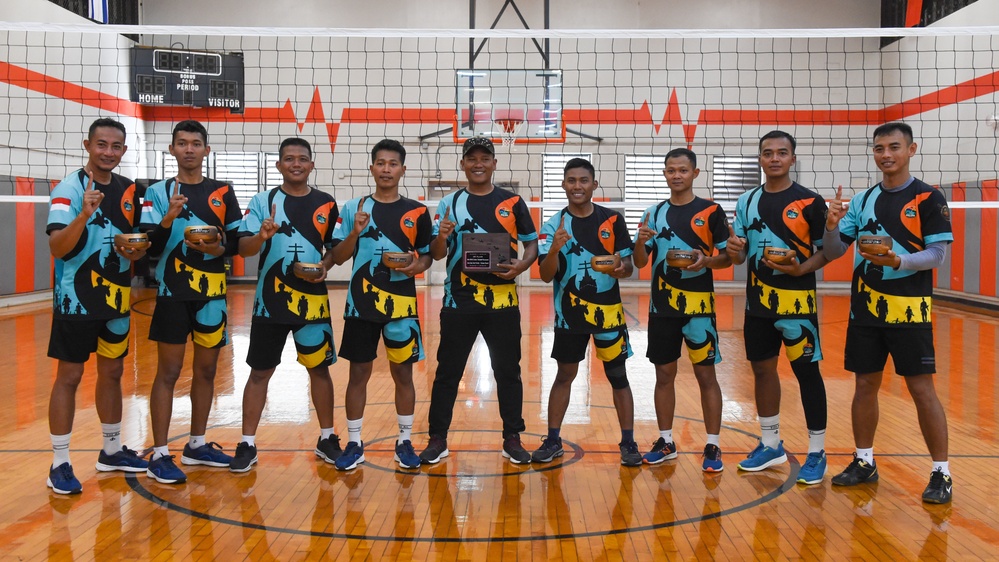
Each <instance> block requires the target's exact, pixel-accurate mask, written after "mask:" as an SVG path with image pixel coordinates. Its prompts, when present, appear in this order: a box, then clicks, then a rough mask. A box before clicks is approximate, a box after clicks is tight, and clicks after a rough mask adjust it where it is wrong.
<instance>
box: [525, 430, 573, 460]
mask: <svg viewBox="0 0 999 562" xmlns="http://www.w3.org/2000/svg"><path fill="white" fill-rule="evenodd" d="M564 454H565V450H564V449H562V439H561V438H559V437H556V438H554V439H553V438H550V437H547V436H546V437H544V438H543V439H542V440H541V446H540V447H538V450H537V451H534V452H533V453H532V454H531V461H532V462H537V463H546V462H552V461H553V460H554V459H556V458H558V457H561V456H562V455H564Z"/></svg>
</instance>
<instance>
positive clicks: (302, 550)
mask: <svg viewBox="0 0 999 562" xmlns="http://www.w3.org/2000/svg"><path fill="white" fill-rule="evenodd" d="M645 292H647V291H646V290H644V289H639V288H634V289H627V290H625V307H626V309H627V312H628V314H629V328H630V329H631V331H632V343H633V346H634V348H635V357H634V358H632V359H631V360H630V361H629V364H628V370H629V378H630V380H631V385H632V389H633V391H634V395H635V406H636V412H635V414H636V415H635V417H636V424H635V428H636V439H637V440H638V442H639V445H640V447H641V448H642V449H643V450H645V449H647V448H648V446H649V445H650V444H651V442H652V441H653V440H654V439H655V438H656V437H658V433H657V429H656V424H655V412H654V409H653V404H652V389H653V385H654V378H655V377H654V371H653V368H652V366H651V365H650V364H649V363H648V361H647V360H646V359H645V349H646V333H645V326H646V319H647V314H646V311H647V309H648V302H647V296H643V295H642V293H645ZM738 292H739V291H738V289H732V290H731V291H730V292H729V294H727V295H726V294H722V295H720V296H719V298H718V305H719V309H720V310H721V311H722V312H721V313H720V315H719V330H720V332H721V337H722V344H721V351H722V354H723V357H724V359H725V360H724V361H723V362H722V363H721V364H720V365H719V380H720V382H721V386H722V392H723V394H724V399H725V403H724V417H723V427H722V435H721V440H722V449H723V451H724V453H725V455H724V461H725V465H726V470H725V471H724V472H723V473H721V474H717V475H705V474H703V473H702V472H701V470H700V452H701V450H702V448H703V440H704V429H703V424H702V423H701V421H700V402H699V396H698V392H697V385H696V383H695V381H694V379H693V375H692V372H691V369H690V366H689V363H687V360H686V357H684V358H683V359H681V362H680V365H681V367H680V375H679V376H678V378H677V395H678V396H677V408H676V414H677V419H676V423H675V424H674V435H675V437H676V441H677V443H678V445H679V447H680V452H681V454H680V458H679V459H677V460H675V461H671V462H667V463H664V464H663V465H659V466H654V467H650V466H643V467H641V468H627V467H622V466H620V464H619V454H618V451H617V442H618V441H619V439H620V434H619V430H618V424H617V421H616V417H615V413H614V408H613V405H612V401H611V393H610V387H609V385H608V384H607V382H606V380H605V379H604V376H603V373H602V370H601V368H600V367H599V366H595V365H596V361H595V359H594V358H593V357H592V355H591V357H590V359H589V361H587V362H585V363H584V365H583V367H582V368H581V372H580V376H579V377H578V378H577V380H576V382H575V386H574V391H573V397H572V403H571V405H570V408H569V412H568V413H567V416H566V423H565V425H564V427H563V432H562V434H563V437H564V438H565V440H566V445H567V453H566V455H565V457H563V458H562V459H561V462H558V461H557V462H555V463H553V464H552V465H548V466H541V467H537V468H535V467H530V466H524V467H517V466H514V465H511V464H509V463H508V462H505V461H504V459H503V458H502V457H501V456H500V453H499V451H500V447H501V431H500V429H501V424H500V420H499V416H498V412H497V405H496V400H495V396H496V393H495V383H494V381H493V379H492V376H491V373H490V369H489V360H488V353H487V351H486V349H485V347H484V346H483V345H481V340H480V344H479V345H477V346H476V348H475V349H474V350H473V352H472V356H471V357H470V360H469V364H468V368H467V370H466V373H465V377H464V380H463V382H462V388H461V390H460V393H459V396H458V401H457V403H456V405H455V416H454V424H453V428H452V433H451V437H450V439H449V444H450V448H451V452H452V456H451V457H450V458H448V459H446V460H445V461H444V462H442V463H441V464H439V465H437V466H433V467H424V468H423V469H421V470H419V471H415V472H411V471H401V470H397V469H396V465H395V463H393V462H392V446H393V443H394V441H393V438H394V436H395V434H396V432H397V428H396V421H395V412H394V406H393V398H392V396H393V391H392V385H391V379H390V378H389V376H388V370H387V365H386V363H385V361H384V358H381V359H379V361H377V362H376V363H375V375H374V377H373V379H372V383H371V384H370V385H369V389H368V406H367V410H366V412H365V417H364V420H365V426H364V434H363V435H364V438H365V441H366V444H367V446H366V451H365V452H366V455H365V456H366V458H367V463H366V464H364V465H362V466H361V467H360V468H358V469H356V470H354V471H352V472H348V473H340V472H337V471H336V470H334V469H333V467H332V466H331V465H328V464H325V463H323V462H322V461H319V460H317V459H316V457H315V456H314V455H313V453H312V449H313V447H314V445H315V441H316V437H317V435H318V426H317V423H316V421H315V415H314V412H313V411H312V407H311V404H310V399H309V391H308V387H307V385H308V377H307V375H306V374H305V371H304V369H303V368H301V366H299V365H297V364H296V363H295V362H294V352H293V347H292V346H291V345H288V346H287V348H286V350H285V361H284V363H283V364H282V366H281V367H279V371H278V373H277V374H276V375H275V377H274V379H273V382H272V384H271V389H270V395H269V401H268V406H267V409H266V410H265V413H264V420H263V422H262V424H261V428H260V431H259V432H258V435H257V445H258V448H259V449H260V462H259V464H258V465H257V467H256V468H255V469H254V470H253V471H251V472H249V473H247V474H244V475H233V474H230V473H229V472H228V471H227V470H225V469H209V468H201V467H185V470H186V472H187V475H188V482H187V483H186V484H182V485H179V486H170V485H162V484H157V483H156V482H154V481H152V480H151V479H149V478H147V477H146V476H145V475H138V476H132V475H129V476H125V475H123V474H122V473H97V472H96V471H95V469H94V466H93V463H94V461H95V460H96V456H97V451H98V449H99V447H100V444H101V437H100V426H99V425H98V424H99V422H98V419H97V415H96V412H95V410H94V407H93V395H94V378H95V376H94V369H93V361H91V362H90V363H89V364H88V366H87V375H86V376H85V379H84V383H83V384H82V385H81V388H80V392H79V394H78V397H77V413H76V424H75V427H74V434H73V443H72V458H73V461H74V467H75V469H76V474H77V477H78V478H79V479H80V480H81V482H82V483H83V487H84V489H83V494H81V495H77V496H73V497H66V496H57V495H55V494H52V493H51V492H50V491H49V490H48V489H47V488H46V487H45V478H46V470H47V469H48V466H49V463H50V462H51V451H50V445H49V438H48V434H49V432H48V423H47V417H46V416H47V407H48V396H49V390H50V388H51V384H52V380H53V377H54V376H55V362H54V361H52V360H50V359H48V358H47V357H46V355H45V353H46V345H47V342H48V334H49V325H50V322H51V313H50V310H49V306H48V305H47V304H41V305H24V306H18V307H14V308H10V309H7V310H6V311H3V312H2V313H0V341H2V342H4V347H5V352H4V353H3V354H2V356H0V373H2V375H0V397H2V398H0V403H2V405H3V407H2V408H0V469H2V474H3V478H2V479H0V497H2V498H3V501H2V502H0V558H3V559H8V560H10V559H15V560H21V559H25V560H39V559H46V558H49V559H60V560H62V559H99V560H117V559H129V560H133V559H155V560H209V559H223V560H242V559H248V560H299V559H324V558H330V559H341V560H385V559H398V560H409V559H413V560H425V559H429V560H477V561H481V560H498V559H501V558H502V559H511V560H514V559H515V560H665V559H671V560H672V559H680V558H682V559H697V560H704V559H712V558H713V559H720V560H728V559H733V560H743V559H753V558H757V559H764V560H772V559H831V560H832V559H843V558H865V559H872V558H873V559H917V558H919V559H921V558H925V559H955V560H968V559H981V558H993V557H995V556H996V550H995V545H996V544H999V509H997V507H996V506H997V503H996V499H995V498H996V497H997V496H999V493H997V492H999V489H997V485H996V478H994V476H995V474H994V473H993V470H995V469H996V467H997V463H999V444H997V443H999V439H997V433H996V421H997V420H996V400H997V393H999V384H997V378H996V365H997V361H996V348H997V325H999V321H997V320H996V318H993V317H990V316H985V315H979V314H975V313H969V312H967V311H959V310H955V309H949V308H947V307H946V306H945V305H943V303H941V302H939V301H938V303H937V304H938V307H937V310H936V311H935V312H936V314H935V317H934V320H935V330H936V349H937V365H938V368H939V369H940V372H939V374H938V375H937V379H936V380H937V389H938V392H939V394H940V397H941V400H942V402H943V403H944V406H945V408H946V410H947V416H948V419H949V422H950V439H951V440H950V460H951V467H952V472H953V474H954V482H955V487H954V502H953V504H952V505H949V506H926V505H923V504H922V503H921V502H920V494H921V492H922V490H923V487H924V486H925V485H926V482H927V481H928V477H929V470H930V464H929V463H930V461H929V458H928V456H927V454H926V449H925V445H924V444H923V441H922V437H921V435H920V433H919V430H918V426H917V423H916V415H915V409H914V407H913V405H912V401H911V399H910V398H909V397H908V395H907V394H906V391H905V387H904V384H903V383H902V381H901V379H900V378H899V377H897V376H895V375H889V376H886V379H885V384H884V387H883V388H882V392H881V423H880V426H879V431H878V437H877V440H876V442H875V454H876V455H877V459H878V464H879V467H880V471H881V481H880V482H879V483H877V484H875V485H865V486H861V487H857V488H851V489H846V490H844V489H838V488H834V487H832V486H831V485H830V483H829V476H831V475H832V474H834V473H836V472H839V471H840V470H842V469H843V468H844V467H845V466H846V464H847V463H848V462H849V460H850V455H851V453H852V452H853V440H852V434H851V428H850V400H851V397H852V395H853V379H852V375H850V374H848V373H845V372H844V371H843V369H842V363H843V340H844V334H845V328H846V318H847V308H848V303H847V297H846V296H842V295H829V294H828V291H827V292H825V293H824V294H823V295H822V297H821V298H820V314H821V316H820V319H821V323H822V333H821V336H822V344H823V345H822V350H823V354H824V355H825V361H823V363H822V371H823V375H824V378H825V381H826V388H827V391H828V397H829V429H828V438H827V449H828V453H829V464H830V466H829V470H830V475H829V476H827V478H826V480H825V481H824V482H823V483H822V484H821V485H817V486H812V487H803V486H799V485H796V484H794V476H795V475H796V473H797V470H798V466H799V465H798V463H799V462H801V461H802V460H803V458H804V452H806V449H807V434H806V431H805V427H804V419H803V415H802V412H801V406H800V400H799V395H798V388H797V384H796V383H795V380H794V377H793V375H791V373H790V370H789V368H788V366H787V363H786V362H785V361H784V360H783V359H782V360H781V361H782V362H781V367H780V369H781V379H782V383H783V408H782V420H781V421H782V424H781V425H782V436H783V438H784V439H785V446H786V447H787V448H788V452H789V458H790V461H791V462H790V463H788V464H787V465H784V466H781V467H779V468H777V469H774V470H769V471H764V472H763V473H756V474H746V473H739V472H738V471H737V470H736V463H737V462H738V461H739V460H740V459H741V458H742V457H744V455H745V454H746V453H747V452H748V451H749V450H750V449H751V448H752V447H753V446H754V445H755V443H756V439H757V437H756V435H757V433H758V424H757V420H756V409H755V406H754V403H753V385H752V375H751V371H750V369H749V366H748V364H747V363H746V361H745V359H744V353H743V349H742V335H741V325H742V312H741V310H742V308H743V306H744V301H743V299H742V298H741V297H739V296H738V295H736V294H735V293H738ZM330 294H331V297H332V299H333V303H334V304H333V310H337V311H338V310H342V304H343V300H344V296H345V291H344V289H343V288H341V287H334V288H332V289H331V291H330ZM134 298H135V299H136V302H135V304H134V307H133V310H134V314H133V316H132V318H133V332H132V344H131V351H130V354H129V356H128V359H127V361H126V367H125V375H124V377H123V390H124V396H125V398H124V426H123V432H122V437H123V441H124V442H125V443H126V444H127V445H129V446H130V447H132V448H136V449H142V448H145V447H147V446H150V445H151V442H152V436H151V434H150V429H149V420H148V418H149V406H148V395H149V390H150V386H151V383H152V379H153V375H154V371H155V359H156V357H155V347H154V346H153V345H152V344H151V343H150V342H148V341H147V340H146V334H147V333H148V327H149V314H150V313H151V311H152V307H153V304H154V297H153V293H152V291H150V290H146V289H142V290H137V291H136V292H135V295H134ZM440 299H441V289H440V288H439V287H438V288H432V289H421V292H420V307H421V316H422V318H423V320H424V324H423V326H424V341H425V344H426V347H427V356H428V360H427V361H424V362H423V363H420V364H418V366H417V367H416V370H415V378H416V385H417V400H418V403H417V408H416V424H415V427H414V428H413V429H414V445H415V446H416V448H417V450H420V449H422V447H423V446H424V445H425V443H426V433H425V432H426V429H427V426H426V415H427V409H428V407H429V394H430V387H431V384H432V381H433V373H434V368H435V366H436V359H435V358H436V352H437V345H438V342H439V322H438V310H439V303H440ZM550 299H551V297H550V288H548V287H537V288H522V289H521V300H522V313H523V331H524V338H523V350H524V360H523V363H522V367H523V378H524V386H525V393H524V395H525V396H524V417H525V420H526V422H527V428H528V430H527V431H528V433H527V434H525V435H524V436H523V437H524V441H525V446H526V447H527V448H528V449H529V450H532V449H534V448H535V447H536V446H537V445H538V444H539V443H540V438H541V435H542V434H544V433H545V431H546V428H547V425H546V406H547V397H548V389H549V388H550V386H551V383H552V380H553V378H554V373H555V364H554V362H553V361H552V360H551V359H550V358H549V357H548V355H549V352H550V350H551V342H552V330H551V325H552V311H551V302H550ZM251 304H252V290H251V287H249V286H239V287H234V288H233V290H232V291H231V294H230V297H229V305H230V313H229V318H230V334H231V339H232V345H230V346H229V347H227V348H226V349H225V350H224V351H223V354H222V360H221V362H222V364H221V366H220V368H219V373H218V378H217V381H216V393H217V396H216V399H215V403H214V406H213V410H212V417H211V420H210V422H209V424H210V427H209V432H208V438H209V440H214V441H218V442H219V443H221V444H222V445H223V446H224V447H225V448H226V449H227V450H229V452H230V453H231V452H232V449H233V448H234V446H235V444H236V442H237V441H238V440H239V435H240V433H241V432H240V415H241V414H240V400H241V394H242V389H243V385H244V383H245V380H246V377H247V373H248V368H247V367H246V365H245V363H244V358H245V355H246V344H247V339H248V334H249V320H250V309H251ZM341 326H342V320H340V319H334V330H335V331H336V339H337V342H338V343H339V339H340V332H339V330H340V327H341ZM188 349H190V348H188ZM187 365H188V367H187V368H188V369H189V365H190V352H188V354H187ZM588 366H594V372H593V373H592V376H591V373H590V371H589V367H588ZM333 373H334V382H335V384H336V389H337V400H338V404H337V420H336V424H337V426H336V428H337V431H338V433H339V434H340V435H341V437H342V438H343V441H344V443H345V442H346V422H345V417H344V414H343V404H342V399H343V391H344V389H345V386H346V380H347V364H346V362H345V361H341V362H338V363H337V364H336V365H335V366H334V368H333ZM188 375H189V371H188ZM189 381H190V377H189V376H184V375H182V378H181V382H180V383H179V384H178V388H177V399H176V402H175V405H174V418H173V425H172V428H171V429H172V431H171V449H172V450H173V452H174V453H175V454H177V455H179V454H180V452H181V449H182V448H183V445H184V443H185V442H186V436H187V431H188V430H189V413H190V401H189V400H188V398H187V395H186V394H187V391H188V389H189V387H188V386H187V385H188V384H189Z"/></svg>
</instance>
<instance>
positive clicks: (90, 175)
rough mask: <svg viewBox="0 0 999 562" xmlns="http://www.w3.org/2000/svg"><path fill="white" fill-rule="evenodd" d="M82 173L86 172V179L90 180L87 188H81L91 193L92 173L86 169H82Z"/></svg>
mask: <svg viewBox="0 0 999 562" xmlns="http://www.w3.org/2000/svg"><path fill="white" fill-rule="evenodd" d="M83 171H84V172H86V174H87V177H88V178H90V181H88V182H87V187H85V188H83V190H84V191H91V190H92V189H94V173H93V172H92V171H90V170H88V169H87V168H84V169H83Z"/></svg>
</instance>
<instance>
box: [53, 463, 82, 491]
mask: <svg viewBox="0 0 999 562" xmlns="http://www.w3.org/2000/svg"><path fill="white" fill-rule="evenodd" d="M45 485H46V486H48V487H49V488H52V491H53V492H55V493H57V494H79V493H80V492H82V491H83V485H82V484H80V481H79V480H77V479H76V475H74V474H73V465H71V464H69V463H68V462H64V463H62V464H60V465H59V466H56V467H52V468H50V469H49V479H48V480H46V481H45Z"/></svg>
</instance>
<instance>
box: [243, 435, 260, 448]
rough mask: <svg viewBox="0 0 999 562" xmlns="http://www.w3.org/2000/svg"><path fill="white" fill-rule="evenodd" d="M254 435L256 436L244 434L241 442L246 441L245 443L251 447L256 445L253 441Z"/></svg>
mask: <svg viewBox="0 0 999 562" xmlns="http://www.w3.org/2000/svg"><path fill="white" fill-rule="evenodd" d="M255 437H256V436H255V435H244V436H243V439H242V442H243V443H246V444H247V445H249V446H251V447H256V446H257V444H256V443H255V442H254V439H255Z"/></svg>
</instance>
